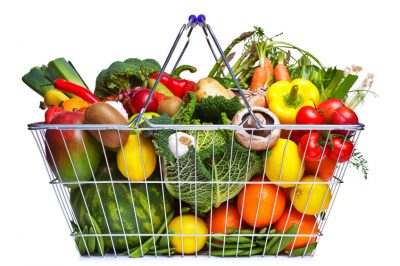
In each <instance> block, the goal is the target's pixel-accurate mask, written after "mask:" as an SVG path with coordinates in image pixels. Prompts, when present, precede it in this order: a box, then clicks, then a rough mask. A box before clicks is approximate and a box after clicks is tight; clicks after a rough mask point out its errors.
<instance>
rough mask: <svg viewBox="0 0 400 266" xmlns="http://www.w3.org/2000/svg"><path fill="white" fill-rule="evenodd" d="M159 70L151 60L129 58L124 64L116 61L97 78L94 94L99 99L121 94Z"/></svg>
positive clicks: (157, 65)
mask: <svg viewBox="0 0 400 266" xmlns="http://www.w3.org/2000/svg"><path fill="white" fill-rule="evenodd" d="M149 60H152V61H149ZM153 61H154V62H153ZM159 70H160V65H159V64H158V63H157V61H155V60H153V59H146V60H143V61H142V60H140V59H137V58H129V59H126V60H125V61H124V62H121V61H116V62H114V63H112V64H111V65H110V66H109V67H108V68H107V69H104V70H102V71H101V72H100V74H99V75H98V76H97V79H96V89H95V91H94V94H95V95H96V96H97V97H99V98H105V97H107V96H110V95H118V94H121V93H122V92H124V91H126V90H128V89H130V88H133V87H136V86H140V85H142V84H143V82H144V81H145V80H146V79H147V78H148V76H149V75H151V74H153V73H154V72H157V71H159Z"/></svg>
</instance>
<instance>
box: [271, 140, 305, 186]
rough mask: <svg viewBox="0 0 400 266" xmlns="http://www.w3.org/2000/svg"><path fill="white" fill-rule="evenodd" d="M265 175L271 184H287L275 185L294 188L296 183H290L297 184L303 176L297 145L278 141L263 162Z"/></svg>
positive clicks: (288, 141) (289, 141)
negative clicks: (280, 182)
mask: <svg viewBox="0 0 400 266" xmlns="http://www.w3.org/2000/svg"><path fill="white" fill-rule="evenodd" d="M265 174H266V176H267V177H268V179H269V180H271V181H272V182H279V181H284V182H289V183H282V184H279V183H277V184H276V185H278V186H280V187H294V186H295V185H296V183H290V182H297V181H298V180H299V179H300V178H301V177H302V176H303V174H304V165H302V158H301V157H300V155H299V148H298V147H297V144H296V143H295V142H293V141H291V140H287V139H282V138H280V139H278V141H277V142H276V144H275V145H274V146H273V147H272V148H271V149H270V155H269V156H268V158H267V159H266V160H265Z"/></svg>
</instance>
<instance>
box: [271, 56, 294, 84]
mask: <svg viewBox="0 0 400 266" xmlns="http://www.w3.org/2000/svg"><path fill="white" fill-rule="evenodd" d="M274 78H275V81H279V80H287V81H291V79H290V75H289V71H288V69H287V67H286V65H285V53H284V52H280V53H279V57H278V64H276V66H275V68H274Z"/></svg>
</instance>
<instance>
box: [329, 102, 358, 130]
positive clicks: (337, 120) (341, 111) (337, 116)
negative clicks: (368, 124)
mask: <svg viewBox="0 0 400 266" xmlns="http://www.w3.org/2000/svg"><path fill="white" fill-rule="evenodd" d="M331 123H332V124H335V125H356V124H358V116H357V114H356V113H355V112H354V111H353V110H351V109H350V108H347V107H346V106H342V107H339V108H338V109H336V110H335V111H334V112H333V113H332V118H331ZM333 133H335V134H342V135H351V134H353V133H354V132H353V131H349V132H348V130H334V131H333Z"/></svg>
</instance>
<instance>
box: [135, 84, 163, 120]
mask: <svg viewBox="0 0 400 266" xmlns="http://www.w3.org/2000/svg"><path fill="white" fill-rule="evenodd" d="M149 95H150V90H148V89H143V90H139V91H138V92H136V93H135V94H134V95H133V96H132V97H131V99H130V106H131V111H132V113H133V114H137V113H139V112H140V110H142V108H143V107H144V105H145V103H146V101H147V98H148V97H149ZM157 107H158V103H157V98H156V97H155V96H154V94H153V96H152V97H151V100H150V102H149V105H148V106H147V109H146V112H155V113H156V112H157Z"/></svg>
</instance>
